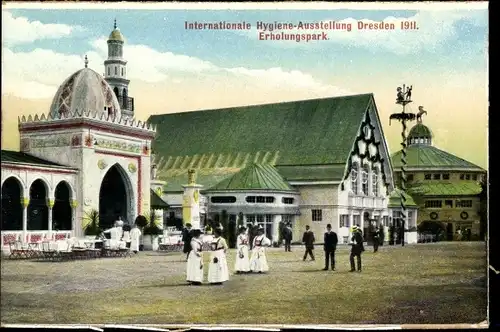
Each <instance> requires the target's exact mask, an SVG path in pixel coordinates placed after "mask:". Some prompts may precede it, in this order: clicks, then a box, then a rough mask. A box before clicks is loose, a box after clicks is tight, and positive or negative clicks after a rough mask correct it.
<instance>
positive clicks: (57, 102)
mask: <svg viewBox="0 0 500 332" xmlns="http://www.w3.org/2000/svg"><path fill="white" fill-rule="evenodd" d="M105 108H106V109H105ZM89 110H90V111H93V112H97V115H98V116H99V115H101V114H102V113H104V114H105V115H106V116H107V115H108V114H109V112H112V114H113V115H114V116H117V117H120V116H121V109H120V104H119V103H118V100H117V99H116V96H115V94H114V92H113V89H112V88H111V87H110V86H109V84H108V83H107V82H106V80H105V79H104V78H103V77H102V76H101V75H99V74H98V73H96V72H95V71H93V70H92V69H90V68H83V69H80V70H79V71H77V72H76V73H74V74H72V75H71V76H70V77H68V78H67V79H66V80H65V81H64V82H63V83H62V84H61V86H60V87H59V89H58V90H57V92H56V94H55V96H54V99H53V100H52V105H51V106H50V116H52V117H53V118H57V117H59V116H61V115H66V116H71V115H72V114H74V113H75V112H76V111H79V112H82V111H89Z"/></svg>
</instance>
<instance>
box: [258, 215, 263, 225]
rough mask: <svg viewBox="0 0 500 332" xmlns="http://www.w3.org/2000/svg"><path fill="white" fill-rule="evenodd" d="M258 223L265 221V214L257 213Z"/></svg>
mask: <svg viewBox="0 0 500 332" xmlns="http://www.w3.org/2000/svg"><path fill="white" fill-rule="evenodd" d="M257 223H259V224H262V223H264V216H263V215H262V214H258V215H257Z"/></svg>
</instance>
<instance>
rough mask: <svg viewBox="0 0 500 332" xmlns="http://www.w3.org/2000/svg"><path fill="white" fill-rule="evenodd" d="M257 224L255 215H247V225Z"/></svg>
mask: <svg viewBox="0 0 500 332" xmlns="http://www.w3.org/2000/svg"><path fill="white" fill-rule="evenodd" d="M254 222H255V215H253V214H249V215H247V223H249V224H253V223H254Z"/></svg>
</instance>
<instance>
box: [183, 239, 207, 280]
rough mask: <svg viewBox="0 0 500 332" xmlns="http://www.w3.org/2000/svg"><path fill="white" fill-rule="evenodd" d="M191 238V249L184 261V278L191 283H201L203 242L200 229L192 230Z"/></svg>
mask: <svg viewBox="0 0 500 332" xmlns="http://www.w3.org/2000/svg"><path fill="white" fill-rule="evenodd" d="M192 234H193V237H192V239H191V251H190V252H189V255H188V259H187V263H186V280H187V282H188V283H189V284H191V285H201V283H202V282H203V252H202V251H203V249H202V248H203V244H202V242H201V239H200V238H201V230H199V229H195V230H193V233H192Z"/></svg>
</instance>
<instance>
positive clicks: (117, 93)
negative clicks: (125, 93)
mask: <svg viewBox="0 0 500 332" xmlns="http://www.w3.org/2000/svg"><path fill="white" fill-rule="evenodd" d="M113 91H114V93H115V96H116V98H117V99H118V97H119V96H120V92H119V91H118V88H117V87H116V86H115V87H114V88H113Z"/></svg>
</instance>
